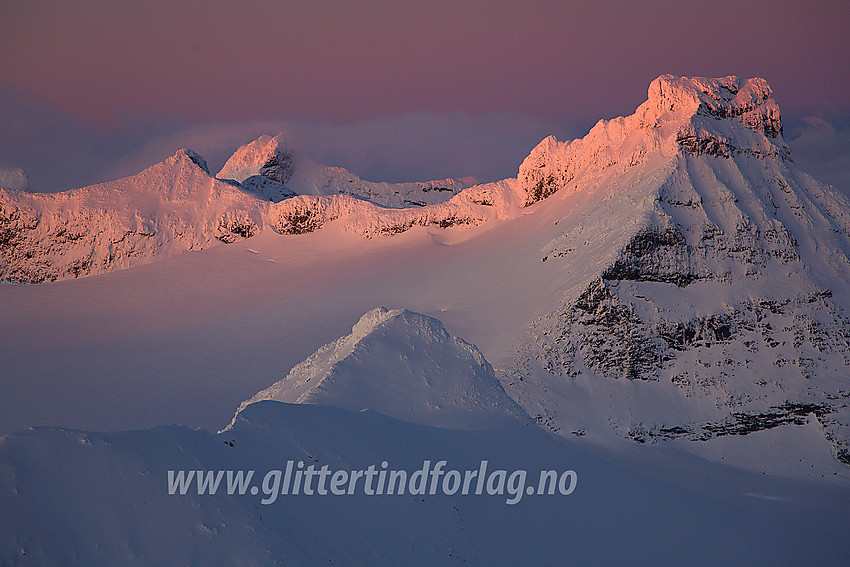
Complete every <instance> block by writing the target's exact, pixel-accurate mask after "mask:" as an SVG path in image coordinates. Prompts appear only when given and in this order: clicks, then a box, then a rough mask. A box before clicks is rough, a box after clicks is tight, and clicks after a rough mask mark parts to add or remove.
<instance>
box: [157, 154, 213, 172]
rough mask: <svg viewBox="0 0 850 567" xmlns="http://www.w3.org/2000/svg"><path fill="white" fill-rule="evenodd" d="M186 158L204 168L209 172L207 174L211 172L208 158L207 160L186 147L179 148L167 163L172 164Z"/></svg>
mask: <svg viewBox="0 0 850 567" xmlns="http://www.w3.org/2000/svg"><path fill="white" fill-rule="evenodd" d="M185 159H188V160H189V161H191V162H192V163H194V164H195V165H197V166H198V167H200V168H201V169H203V170H204V171H205V172H206V173H207V175H209V174H210V168H209V166H208V165H207V160H205V159H204V158H203V156H201V155H200V154H198V153H196V152H194V151H192V150H187V149H186V148H183V149H180V150H177V153H175V154H174V155H173V156H171V157H170V158H168V159H167V160H166V161H165V163H166V164H168V165H172V164H176V163H179V162H180V161H181V160H185Z"/></svg>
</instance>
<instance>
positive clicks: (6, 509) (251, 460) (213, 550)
mask: <svg viewBox="0 0 850 567" xmlns="http://www.w3.org/2000/svg"><path fill="white" fill-rule="evenodd" d="M290 459H292V460H294V461H296V462H297V461H299V460H301V461H303V462H306V463H308V464H312V465H315V466H316V468H317V469H318V468H319V467H321V466H322V465H328V466H329V468H330V469H331V470H352V469H365V468H366V467H368V466H369V465H375V466H376V468H379V467H380V464H381V463H382V462H383V461H387V462H388V469H389V470H394V469H395V470H398V469H402V470H406V471H410V472H413V471H416V470H417V469H421V468H422V466H423V462H424V461H425V460H430V461H431V463H434V462H436V460H443V459H444V460H446V461H447V463H446V469H456V470H461V471H463V470H477V469H478V468H479V466H480V463H481V461H482V460H487V461H488V470H490V471H494V470H496V469H504V470H506V471H509V472H511V473H512V472H513V471H515V470H518V469H523V470H527V472H528V477H527V478H528V479H532V478H534V477H535V476H536V475H537V474H538V473H537V471H539V470H555V471H558V472H561V471H565V470H574V471H575V472H576V474H577V475H578V481H577V484H576V488H575V491H574V492H573V493H572V494H570V495H569V496H562V495H551V496H549V495H524V496H523V497H522V499H521V500H520V501H519V502H517V503H516V504H514V505H507V504H506V503H505V501H506V499H507V498H506V496H505V495H501V496H500V495H493V496H489V495H487V494H482V495H474V494H469V495H466V496H463V495H455V496H445V495H442V494H437V495H430V494H426V495H422V496H419V495H410V494H408V493H405V494H404V495H394V496H389V495H384V496H366V495H364V494H363V493H362V491H359V492H358V494H355V495H351V496H348V495H344V496H333V495H330V494H328V495H326V496H318V495H313V496H304V495H301V496H291V495H287V496H280V497H279V498H278V499H277V501H276V502H274V503H272V504H269V505H263V504H261V503H260V502H261V500H262V499H263V498H264V496H265V494H264V493H263V492H259V493H258V494H257V495H255V496H252V495H250V493H249V494H246V495H244V496H237V495H234V496H227V495H225V494H224V492H226V491H225V490H224V489H220V492H219V494H218V495H217V496H210V495H208V494H205V495H198V494H197V491H196V489H195V488H194V487H193V491H194V492H195V494H191V493H189V494H186V495H183V496H181V495H169V494H168V492H167V471H169V470H195V471H198V470H200V471H207V470H212V471H227V470H232V471H239V470H253V471H255V474H256V475H257V478H256V479H254V481H253V482H252V483H251V484H252V485H254V486H258V487H259V486H260V485H261V483H262V477H263V476H264V475H265V473H266V471H269V470H274V469H278V470H281V469H283V468H284V467H285V464H286V461H287V460H290ZM655 459H656V461H657V466H656V468H661V467H666V468H667V469H668V474H667V475H666V476H667V480H663V479H659V478H656V477H655V476H654V475H653V476H646V475H644V474H640V473H637V472H635V471H633V470H630V469H626V468H623V467H622V466H620V465H618V464H615V463H614V462H612V461H610V460H607V458H600V457H599V456H592V455H590V454H588V453H586V452H584V451H582V450H581V449H580V448H579V444H578V443H577V442H572V443H565V442H562V441H557V440H555V439H554V438H552V437H550V436H548V435H547V434H546V433H545V432H543V431H542V430H541V429H539V428H537V427H535V426H534V425H527V426H514V427H510V428H501V429H493V430H487V431H459V430H452V429H442V428H433V427H425V426H420V425H414V424H411V423H407V422H402V421H396V420H393V419H391V418H388V417H385V416H383V415H380V414H378V413H375V412H356V413H353V412H348V411H346V410H342V409H338V408H331V407H326V406H316V405H306V404H283V403H279V402H270V401H264V402H260V403H257V404H252V405H251V406H249V407H247V408H245V409H244V410H243V411H242V412H241V413H240V414H239V419H238V420H237V422H236V424H235V425H234V427H233V428H232V429H231V430H229V431H226V432H223V433H221V434H219V435H214V434H211V433H209V432H206V431H192V430H189V429H186V428H183V427H175V426H169V427H159V428H156V429H154V430H147V431H128V432H117V433H116V432H113V433H93V432H85V431H72V430H65V429H45V428H39V429H36V430H31V431H24V432H20V433H16V434H13V435H9V436H6V437H4V438H3V439H2V440H0V563H2V564H13V565H19V566H25V565H38V566H39V567H44V566H49V565H87V566H95V565H109V566H113V565H187V564H189V565H213V564H215V565H225V564H226V565H235V564H250V565H318V564H334V565H364V566H365V565H423V566H425V565H428V566H430V565H528V564H532V565H555V564H557V565H562V564H569V565H600V564H607V565H615V564H616V565H682V564H688V565H721V564H722V565H755V564H769V565H800V564H816V565H841V564H842V562H843V561H844V559H845V556H846V550H847V548H848V545H850V539H848V538H850V536H848V532H847V530H846V521H845V520H846V502H847V499H848V496H850V494H848V490H847V487H846V486H844V487H838V486H833V487H828V486H816V485H809V484H806V483H792V482H788V481H782V480H777V479H772V478H769V477H764V476H762V475H761V474H746V473H741V472H738V471H734V470H732V469H728V468H723V467H718V466H712V465H707V464H705V463H692V462H689V461H688V460H687V458H683V456H682V455H672V454H664V453H659V454H656V455H655ZM671 472H672V474H671ZM676 477H678V480H677V479H676ZM671 481H672V482H671ZM225 484H226V482H225V481H222V485H225ZM528 484H536V480H534V481H531V480H529V482H528ZM315 486H316V483H315V482H314V487H315Z"/></svg>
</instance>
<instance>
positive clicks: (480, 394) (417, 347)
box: [234, 307, 527, 428]
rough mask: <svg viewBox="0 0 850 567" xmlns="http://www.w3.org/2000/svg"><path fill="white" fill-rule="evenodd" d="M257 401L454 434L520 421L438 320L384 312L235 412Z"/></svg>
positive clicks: (475, 358) (479, 362)
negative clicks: (380, 417)
mask: <svg viewBox="0 0 850 567" xmlns="http://www.w3.org/2000/svg"><path fill="white" fill-rule="evenodd" d="M262 400H277V401H281V402H292V403H310V404H324V405H331V406H337V407H342V408H346V409H350V410H355V411H356V410H360V409H373V410H376V411H379V412H381V413H383V414H385V415H388V416H390V417H394V418H396V419H401V420H404V421H410V422H413V423H421V424H423V425H434V426H440V427H454V428H476V427H486V426H492V425H494V424H495V423H499V422H500V421H504V420H506V419H509V418H523V416H525V413H524V412H523V411H522V409H521V408H520V407H519V406H518V405H517V404H516V402H514V401H513V400H512V399H511V398H510V397H508V395H507V394H506V393H505V390H504V389H503V388H502V385H501V384H500V383H499V381H498V379H496V376H495V374H494V372H493V367H492V366H490V363H489V362H487V361H486V360H485V359H484V355H482V354H481V353H480V352H479V351H478V349H477V348H476V347H475V346H474V345H471V344H469V343H467V342H466V341H464V340H463V339H458V338H456V337H452V336H450V335H449V334H448V332H446V329H445V328H444V327H443V325H442V323H440V321H438V320H437V319H434V318H432V317H427V316H425V315H421V314H419V313H413V312H411V311H407V310H402V309H394V310H389V309H385V308H383V307H379V308H376V309H373V310H372V311H369V312H368V313H366V314H365V315H363V317H362V318H361V319H360V321H358V322H357V324H356V325H354V328H353V329H351V334H350V335H348V336H345V337H342V338H340V339H339V340H337V341H334V342H333V343H330V344H327V345H325V346H323V347H322V348H320V349H319V350H318V351H317V352H316V353H314V354H313V355H312V356H310V357H309V358H308V359H307V360H305V361H304V362H302V363H301V364H298V365H297V366H295V368H293V369H292V370H291V371H290V372H289V374H288V375H287V376H286V377H285V378H284V379H282V380H280V381H279V382H276V383H274V384H272V385H271V386H269V387H268V388H266V389H265V390H263V391H262V392H259V393H257V394H256V395H255V396H254V397H252V398H251V399H249V400H248V401H246V402H243V403H242V405H241V406H240V408H239V411H242V410H243V409H244V408H245V407H247V406H248V405H250V404H252V403H255V402H259V401H262ZM237 413H238V412H237ZM525 417H526V418H527V416H525ZM234 419H235V418H234Z"/></svg>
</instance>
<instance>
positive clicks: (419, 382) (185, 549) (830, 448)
mask: <svg viewBox="0 0 850 567" xmlns="http://www.w3.org/2000/svg"><path fill="white" fill-rule="evenodd" d="M0 277H2V279H4V280H6V281H7V282H15V283H14V284H13V283H5V284H3V285H0V334H2V337H3V340H2V341H0V360H2V361H3V362H2V380H0V400H2V401H1V402H0V404H2V405H0V409H2V412H0V433H7V435H5V436H4V437H3V438H2V439H0V510H2V512H0V565H4V564H14V565H18V564H21V565H28V564H32V565H66V564H81V565H82V564H85V565H90V564H103V565H115V564H175V565H177V564H180V565H185V564H235V563H239V564H258V565H260V564H262V565H265V564H281V565H289V564H293V565H300V564H305V565H313V564H318V563H322V564H346V565H348V564H356V565H374V564H384V565H396V564H419V565H434V564H453V563H457V564H480V565H495V564H502V565H516V564H521V563H526V564H554V563H567V564H570V563H575V564H579V565H595V564H683V563H685V564H706V565H716V564H718V563H721V562H722V563H724V564H737V565H747V564H754V563H758V564H776V565H779V564H788V565H791V564H801V563H803V564H819V565H827V564H835V565H839V564H841V562H842V561H843V560H844V558H845V557H846V552H847V550H848V549H850V536H848V534H847V530H846V514H847V509H848V503H850V375H848V371H847V368H848V366H850V319H848V309H850V285H849V284H850V203H848V200H847V197H845V196H844V195H843V194H841V193H840V192H838V191H836V190H835V189H833V188H832V187H830V186H828V185H824V184H822V183H820V182H818V181H817V180H816V179H814V178H812V177H810V176H809V175H807V174H806V173H804V172H803V171H801V170H800V169H799V168H798V167H797V166H796V165H795V164H794V161H793V155H792V153H791V151H790V150H789V148H788V146H787V145H786V143H785V141H784V139H783V130H782V121H781V116H780V112H779V107H778V105H777V104H776V102H775V101H774V99H773V94H772V92H771V89H770V87H769V86H768V84H767V82H766V81H764V80H762V79H749V80H746V81H742V80H739V79H738V78H737V77H732V76H730V77H723V78H718V79H705V78H691V77H674V76H670V75H662V76H661V77H658V78H657V79H655V80H654V81H652V83H651V84H650V86H649V91H648V98H647V100H646V101H645V102H644V103H643V104H641V105H640V106H639V107H638V108H637V110H636V111H635V113H634V114H632V115H630V116H626V117H620V118H615V119H613V120H601V121H600V122H599V123H598V124H596V126H594V127H593V128H592V129H591V130H590V132H589V133H588V134H587V135H586V136H585V137H583V138H581V139H576V140H572V141H569V142H560V141H557V140H555V139H554V138H552V137H550V138H547V139H545V140H543V141H542V142H540V144H538V146H537V147H535V148H534V149H533V150H532V151H531V153H530V155H529V156H528V157H527V158H526V159H525V160H524V161H523V163H522V164H521V165H520V166H519V171H518V175H517V177H516V178H512V179H506V180H503V181H499V182H495V183H487V184H476V183H475V181H474V180H472V179H456V180H455V179H447V180H442V181H429V182H422V183H400V184H388V183H374V182H369V181H365V180H362V179H360V178H359V177H357V176H356V175H354V174H352V173H350V172H347V171H345V170H343V169H341V168H337V167H328V166H324V165H320V164H317V163H315V162H313V161H311V160H310V159H309V158H308V157H306V156H302V155H299V154H298V152H297V150H295V149H291V148H289V147H287V144H286V141H285V139H284V137H283V136H276V137H269V136H263V137H261V138H259V139H258V140H256V141H254V142H252V143H250V144H247V145H245V146H242V147H240V148H239V149H238V150H237V151H236V152H235V153H234V154H233V156H232V157H231V158H230V159H229V160H228V161H227V162H226V163H225V165H224V167H223V168H222V169H221V171H219V172H218V173H217V174H216V175H213V174H211V173H210V171H209V169H208V168H207V165H206V162H205V161H204V159H203V158H202V157H200V156H199V155H197V154H196V153H194V152H192V151H190V150H181V151H180V152H178V153H177V154H176V155H174V156H172V157H170V158H168V159H167V160H165V161H164V162H162V163H159V164H156V165H154V166H152V167H150V168H148V169H146V170H145V171H143V172H141V173H139V174H138V175H136V176H133V177H129V178H126V179H121V180H117V181H112V182H108V183H103V184H99V185H95V186H91V187H84V188H81V189H75V190H71V191H67V192H64V193H57V194H33V193H29V192H27V191H24V190H16V189H15V188H10V189H3V190H0ZM38 282H42V283H38ZM35 283H38V285H33V284H35ZM380 305H385V306H387V308H383V307H381V308H378V307H376V306H380ZM323 345H324V346H323ZM290 369H291V370H290ZM234 411H235V412H236V414H235V415H234ZM164 423H179V424H182V425H184V426H189V427H195V428H204V429H188V428H186V427H182V426H161V424H164ZM228 423H229V425H228ZM32 426H39V427H35V428H34V429H27V430H24V428H27V427H32ZM45 426H48V427H45ZM131 429H132V430H134V431H126V430H131ZM94 430H107V431H111V432H109V433H94V432H93V431H94ZM117 430H124V431H117ZM210 431H219V433H216V434H214V433H211V432H210ZM289 459H295V460H298V459H302V460H304V461H305V462H306V461H309V462H313V463H316V464H317V466H318V465H319V464H329V465H332V466H335V467H336V468H365V467H366V466H368V465H369V464H378V463H381V461H384V460H386V461H388V462H391V463H392V464H393V465H394V466H403V467H407V468H408V469H409V470H415V469H416V468H418V467H421V464H422V462H423V460H426V459H430V460H432V461H434V460H438V459H446V460H448V461H449V464H451V465H452V466H454V467H455V468H475V467H476V466H477V464H478V463H479V462H480V461H481V460H487V459H489V460H490V461H492V462H494V463H496V462H498V463H499V466H500V467H502V468H506V469H527V470H529V471H532V470H541V469H550V468H554V469H559V470H566V469H571V470H575V471H576V473H577V475H578V479H579V481H578V485H577V488H576V491H575V492H574V493H573V494H571V495H569V496H558V497H555V496H528V497H525V498H524V499H523V500H522V502H519V503H518V504H516V505H513V506H507V505H505V503H504V499H502V500H498V499H494V498H488V497H481V496H459V495H456V496H447V495H435V496H430V495H429V496H428V497H416V496H413V495H407V496H394V497H380V498H376V497H371V498H370V497H366V496H365V495H352V497H350V498H348V497H339V498H334V497H317V496H313V497H310V496H306V495H300V496H297V497H296V496H288V497H287V498H286V500H285V501H282V500H279V501H278V502H276V503H275V504H273V505H269V506H264V505H261V504H259V499H258V498H256V497H253V496H250V495H244V496H224V495H221V496H215V497H213V496H210V495H197V494H195V495H192V494H188V495H182V496H180V495H169V494H168V492H167V490H166V473H167V471H168V470H183V469H185V470H189V469H191V470H237V469H240V470H242V469H256V470H258V471H264V470H270V469H276V468H277V469H279V468H282V465H283V464H285V462H286V461H287V460H289ZM529 474H533V473H529Z"/></svg>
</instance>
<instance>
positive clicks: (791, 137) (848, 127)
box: [787, 116, 850, 195]
mask: <svg viewBox="0 0 850 567" xmlns="http://www.w3.org/2000/svg"><path fill="white" fill-rule="evenodd" d="M787 136H788V144H789V146H791V151H792V153H793V156H794V161H795V162H796V163H797V165H798V166H800V167H801V168H802V169H803V170H804V171H805V172H807V173H809V174H811V175H813V176H814V177H816V178H817V179H819V180H821V181H823V182H825V183H829V184H830V185H833V186H834V187H836V188H837V189H840V190H841V191H843V192H844V193H846V194H848V195H850V120H833V121H829V120H827V119H825V118H822V117H818V116H806V117H804V118H802V119H801V120H800V121H799V124H798V125H796V126H793V127H792V128H791V131H790V134H787Z"/></svg>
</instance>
